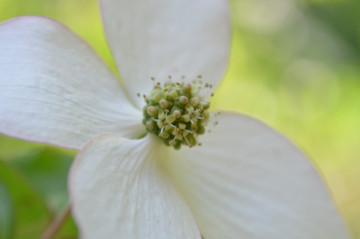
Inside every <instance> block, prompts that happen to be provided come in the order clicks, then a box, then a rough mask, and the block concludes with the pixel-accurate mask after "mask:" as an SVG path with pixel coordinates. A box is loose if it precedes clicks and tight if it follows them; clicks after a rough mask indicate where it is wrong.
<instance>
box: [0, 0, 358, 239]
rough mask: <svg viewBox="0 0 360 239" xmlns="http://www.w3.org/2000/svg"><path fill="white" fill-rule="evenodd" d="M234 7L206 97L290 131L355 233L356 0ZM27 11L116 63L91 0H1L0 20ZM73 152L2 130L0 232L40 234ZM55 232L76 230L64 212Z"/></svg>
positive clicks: (61, 194)
mask: <svg viewBox="0 0 360 239" xmlns="http://www.w3.org/2000/svg"><path fill="white" fill-rule="evenodd" d="M231 9H232V15H233V30H234V32H233V42H232V52H231V60H230V65H229V70H228V73H227V75H226V77H225V79H224V81H223V82H222V84H221V86H220V87H219V89H218V91H217V92H216V94H215V98H214V103H213V105H215V108H218V109H231V110H236V111H239V112H243V113H246V114H248V115H252V116H255V117H257V118H259V119H261V120H262V121H264V122H266V123H267V124H269V125H271V126H273V127H274V128H276V129H278V130H279V131H280V132H282V133H283V134H284V135H286V136H287V137H289V138H290V139H292V141H293V142H295V144H297V145H298V146H299V147H300V148H301V149H302V150H303V151H304V152H306V154H308V155H309V157H310V158H311V159H312V160H313V161H314V163H315V164H316V165H317V166H318V167H319V170H320V171H321V173H322V174H323V176H324V178H325V180H326V181H327V183H328V185H329V187H330V189H331V191H332V193H333V195H334V198H335V200H336V202H337V204H338V205H339V208H340V210H341V212H342V214H343V216H344V218H345V220H346V222H347V224H348V225H349V228H350V230H351V232H352V233H353V235H354V238H360V186H359V182H360V150H359V147H360V67H359V65H360V64H359V63H360V14H359V12H360V1H359V0H232V1H231ZM27 14H31V15H43V16H49V17H52V18H55V19H57V20H59V21H61V22H63V23H64V24H66V25H67V26H69V27H70V28H71V29H72V30H74V31H75V32H77V33H78V34H79V35H81V36H82V37H83V38H85V39H86V40H87V41H88V42H89V43H90V44H91V45H92V46H93V47H94V48H95V49H96V51H97V52H98V53H99V54H100V55H101V56H102V57H103V58H104V60H105V61H106V62H107V63H108V64H109V65H110V66H111V67H112V69H115V67H114V63H113V61H112V59H111V56H110V53H109V50H108V48H107V46H106V42H105V39H104V36H103V32H102V27H101V21H100V16H99V12H98V6H97V2H96V1H95V0H76V1H72V0H0V21H3V20H6V19H9V18H11V17H14V16H19V15H27ZM0 77H1V76H0ZM74 155H75V152H73V151H64V150H62V149H58V148H54V147H49V146H44V145H40V144H34V143H28V142H23V141H20V140H15V139H10V138H6V137H4V136H0V239H9V238H17V239H19V238H38V236H39V235H40V234H41V232H42V230H43V229H44V228H45V227H46V225H47V224H48V223H49V221H50V220H51V219H52V218H53V217H54V215H56V214H57V213H58V212H59V211H60V210H61V209H62V208H63V207H64V206H65V205H66V202H67V193H66V177H67V172H68V169H69V167H70V164H71V161H72V158H73V156H74ZM57 238H62V239H65V238H77V230H76V227H75V225H74V223H73V221H72V220H71V219H69V220H67V222H66V224H65V226H64V227H63V228H62V229H61V231H60V233H59V235H58V237H57Z"/></svg>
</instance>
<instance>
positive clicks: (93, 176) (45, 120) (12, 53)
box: [0, 0, 348, 239]
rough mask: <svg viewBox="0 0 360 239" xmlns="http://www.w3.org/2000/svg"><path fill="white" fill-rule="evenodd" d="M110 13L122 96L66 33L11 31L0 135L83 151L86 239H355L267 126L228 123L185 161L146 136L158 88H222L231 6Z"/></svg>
mask: <svg viewBox="0 0 360 239" xmlns="http://www.w3.org/2000/svg"><path fill="white" fill-rule="evenodd" d="M100 6H101V10H102V16H103V22H104V28H105V32H106V35H107V39H108V44H109V47H110V49H111V50H112V54H113V57H114V59H115V62H116V65H117V67H118V70H119V72H120V74H121V76H122V80H123V85H124V86H123V87H122V86H121V85H120V83H119V81H118V79H117V78H116V77H115V76H114V74H113V73H112V72H111V71H110V70H109V69H108V68H107V66H106V65H104V63H103V62H102V60H101V59H100V58H99V57H98V56H97V55H96V54H95V53H94V51H93V50H92V49H91V48H90V47H89V46H88V45H87V44H86V43H85V42H84V41H83V40H81V39H80V38H79V37H77V36H76V35H75V34H74V33H72V32H71V31H70V30H69V29H67V28H66V27H64V26H63V25H61V24H59V23H58V22H55V21H53V20H50V19H46V18H43V17H35V16H28V17H19V18H15V19H12V20H9V21H7V22H4V23H2V24H1V25H0V75H1V77H0V89H1V94H0V132H1V133H2V134H5V135H8V136H11V137H17V138H20V139H24V140H30V141H36V142H42V143H48V144H52V145H58V146H61V147H66V148H73V149H81V151H80V152H79V154H78V155H77V157H76V160H75V162H74V164H73V166H72V169H71V173H70V178H69V190H70V196H71V204H72V210H73V215H74V218H75V220H76V223H77V225H78V226H79V228H80V232H81V236H82V238H85V239H91V238H94V239H99V238H131V239H144V238H147V239H169V238H174V239H184V238H191V239H192V238H194V239H195V238H198V239H200V238H201V237H204V238H206V239H219V238H225V239H231V238H233V239H237V238H262V239H285V238H286V239H288V238H292V239H300V238H302V239H304V238H306V239H308V238H313V239H322V238H324V239H325V238H326V239H345V238H348V234H347V231H346V229H345V227H344V225H343V221H342V219H341V217H340V216H339V214H338V212H337V210H336V208H335V206H334V203H333V202H332V200H331V197H330V196H329V193H328V191H327V189H326V187H325V185H324V183H323V182H322V179H321V178H320V177H319V175H318V174H317V173H316V171H315V170H314V168H313V166H312V165H311V163H310V162H309V161H308V160H307V159H306V158H305V157H304V155H303V154H302V153H301V152H299V150H298V149H297V148H296V147H294V146H293V145H292V144H291V143H290V142H289V141H288V140H286V139H285V138H284V137H283V136H281V135H279V134H278V133H276V132H275V131H274V130H272V129H270V128H269V127H267V126H265V125H264V124H262V123H260V122H258V121H257V120H254V119H252V118H250V117H247V116H244V115H240V114H235V113H222V114H221V115H218V116H217V117H216V121H217V122H219V124H218V125H217V126H212V125H213V123H210V129H211V133H207V132H206V133H205V134H204V135H201V136H200V137H199V138H198V139H199V141H200V142H201V143H202V146H195V147H192V148H189V147H185V146H184V147H182V148H181V149H180V150H175V149H174V148H173V147H170V146H166V145H165V144H164V143H163V142H161V140H160V139H159V137H158V136H156V135H155V134H150V133H148V134H147V135H146V136H145V137H140V136H142V135H144V134H145V133H146V130H145V126H144V125H143V123H142V120H143V112H142V107H143V106H144V105H145V102H144V99H143V98H142V97H140V98H139V97H138V96H137V95H138V93H140V94H141V95H142V94H149V92H150V91H151V89H152V87H153V84H154V83H153V82H152V81H151V80H150V78H151V77H154V78H155V79H156V81H159V82H160V83H161V84H163V83H164V82H166V81H167V80H168V75H171V76H172V79H174V81H176V80H179V79H181V77H182V76H183V75H184V76H186V78H185V79H184V80H183V82H185V83H186V82H187V79H194V78H196V76H197V75H201V76H202V79H203V81H204V82H207V83H208V84H212V85H214V86H216V85H217V83H218V81H219V80H220V79H221V77H222V75H223V71H224V69H225V67H226V63H227V59H228V53H229V44H230V22H229V10H228V6H227V3H226V2H225V1H224V0H192V1H190V0H189V1H187V0H148V1H141V0H131V1H130V0H101V1H100ZM161 104H163V103H161ZM164 104H165V103H164ZM165 106H166V105H165ZM165 106H164V107H165ZM156 107H157V106H156ZM152 110H153V109H150V110H149V111H150V113H151V114H153V113H152ZM189 112H190V111H189ZM165 113H166V112H165ZM167 113H168V112H167ZM190 113H191V112H190ZM176 114H178V113H176ZM204 114H205V113H204ZM199 117H200V118H201V117H205V116H203V115H200V116H199ZM149 119H150V118H149ZM154 120H156V118H155V119H154ZM164 122H165V121H164ZM169 122H170V123H169ZM172 122H173V119H170V120H167V121H166V122H165V123H166V124H172ZM210 122H211V118H210ZM178 125H179V127H182V126H181V122H180V123H179V124H178ZM162 126H163V125H162V124H160V128H159V130H161V127H162ZM168 126H169V125H168ZM168 129H170V128H169V127H168ZM189 131H191V130H189ZM169 132H170V133H169V137H173V135H171V132H172V131H169ZM162 134H163V133H162ZM184 135H185V134H184ZM184 135H181V137H183V136H184ZM163 137H166V135H165V136H164V135H163ZM178 137H180V136H178ZM90 139H91V140H90ZM89 140H90V141H89ZM88 141H89V142H88ZM87 142H88V143H87ZM184 142H186V140H185V141H184ZM168 143H169V144H171V142H170V141H169V142H168Z"/></svg>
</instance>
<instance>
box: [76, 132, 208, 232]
mask: <svg viewBox="0 0 360 239" xmlns="http://www.w3.org/2000/svg"><path fill="white" fill-rule="evenodd" d="M156 141H157V140H156ZM162 147H163V145H162V143H161V145H159V143H156V142H155V141H154V140H153V138H152V137H151V136H147V137H145V138H143V139H140V140H128V139H124V138H121V137H119V136H114V135H104V136H99V137H97V138H95V139H94V140H92V141H91V142H90V143H89V144H87V145H86V146H85V147H84V149H82V150H81V151H80V153H79V154H78V156H77V158H76V160H75V162H74V164H73V166H72V168H71V173H70V178H69V188H70V197H71V206H72V210H73V215H74V218H75V220H76V222H77V225H78V226H79V228H80V232H81V235H82V238H85V239H92V238H93V239H99V238H128V239H144V238H146V239H169V238H171V239H184V238H189V239H200V238H201V236H200V233H199V231H198V228H197V225H196V223H195V221H194V218H193V216H192V214H191V212H190V210H189V208H188V206H187V205H186V203H185V201H184V200H183V199H182V197H181V195H179V193H178V191H177V190H176V189H175V187H174V186H173V185H172V182H171V180H169V178H168V176H167V175H166V173H165V171H164V170H163V169H162V168H161V166H160V164H159V158H160V157H161V154H160V152H161V148H162Z"/></svg>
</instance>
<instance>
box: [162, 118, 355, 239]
mask: <svg viewBox="0 0 360 239" xmlns="http://www.w3.org/2000/svg"><path fill="white" fill-rule="evenodd" d="M216 120H217V121H218V122H219V124H218V125H217V126H214V127H212V129H211V131H212V132H211V133H207V134H205V135H204V136H203V137H201V138H200V141H201V142H202V146H199V147H194V148H192V149H184V150H183V149H182V150H180V151H179V152H169V156H168V160H165V161H164V162H165V163H166V164H167V167H168V170H170V173H171V175H172V176H173V179H174V180H175V181H176V183H177V184H178V185H179V188H180V189H181V191H182V192H183V193H184V195H185V198H186V199H187V201H188V203H189V205H190V208H191V210H192V212H193V213H194V216H195V218H196V220H197V223H198V225H199V228H200V231H201V233H202V234H203V235H204V237H205V238H206V239H218V238H222V239H238V238H252V239H265V238H266V239H289V238H291V239H322V238H326V239H346V238H349V236H348V234H347V231H346V229H345V226H344V224H343V221H342V218H341V217H340V215H339V213H338V211H337V209H336V208H335V205H334V203H333V201H332V199H331V196H330V195H329V193H328V190H327V188H326V186H325V184H324V183H323V181H322V179H321V178H320V176H319V175H318V173H317V172H316V170H315V169H314V167H313V166H312V165H311V163H310V162H309V161H308V160H307V159H306V157H304V155H303V154H302V153H301V152H300V151H299V150H298V149H297V148H296V147H294V146H293V145H292V144H291V143H290V142H289V141H288V140H287V139H286V138H284V137H283V136H281V135H279V134H278V133H277V132H275V131H274V130H272V129H270V128H269V127H267V126H265V125H264V124H262V123H260V122H258V121H256V120H254V119H252V118H249V117H246V116H243V115H238V114H231V113H223V114H222V115H221V116H219V117H218V118H217V119H216Z"/></svg>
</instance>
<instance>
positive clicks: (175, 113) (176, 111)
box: [172, 110, 181, 119]
mask: <svg viewBox="0 0 360 239" xmlns="http://www.w3.org/2000/svg"><path fill="white" fill-rule="evenodd" d="M172 115H173V116H174V117H175V118H176V119H178V118H180V117H181V113H180V110H174V112H173V113H172Z"/></svg>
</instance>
